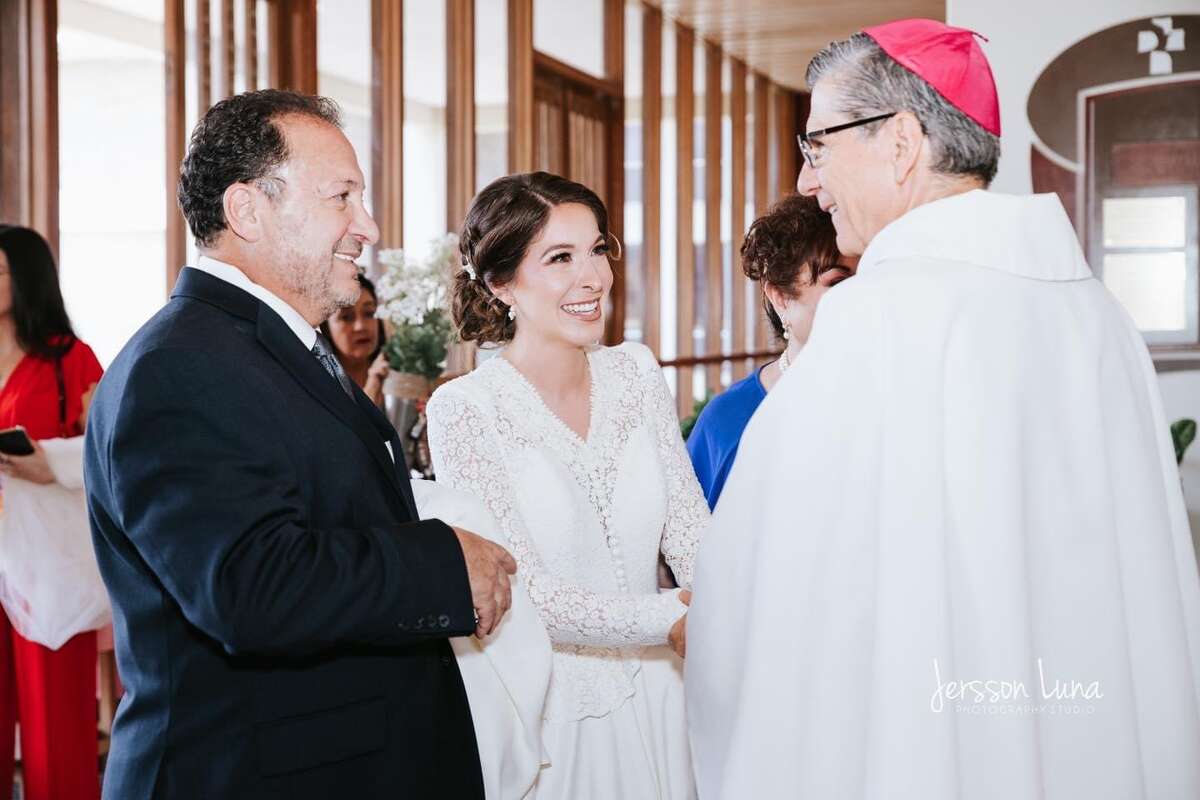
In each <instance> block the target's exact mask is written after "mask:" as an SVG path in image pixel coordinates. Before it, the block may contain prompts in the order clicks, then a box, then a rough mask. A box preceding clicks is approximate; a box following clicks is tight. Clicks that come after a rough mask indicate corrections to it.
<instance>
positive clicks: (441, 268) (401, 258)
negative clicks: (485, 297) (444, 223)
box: [375, 233, 461, 325]
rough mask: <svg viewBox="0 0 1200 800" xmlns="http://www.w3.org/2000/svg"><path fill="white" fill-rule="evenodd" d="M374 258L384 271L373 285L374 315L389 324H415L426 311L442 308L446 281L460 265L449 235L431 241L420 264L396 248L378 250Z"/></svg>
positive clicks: (455, 240) (454, 240) (453, 239)
mask: <svg viewBox="0 0 1200 800" xmlns="http://www.w3.org/2000/svg"><path fill="white" fill-rule="evenodd" d="M377 258H378V260H379V263H381V264H383V265H384V267H385V269H384V272H383V275H381V276H380V278H379V281H378V283H377V285H376V292H377V293H378V295H379V309H378V310H377V311H376V312H375V316H377V317H379V318H380V319H384V320H387V321H388V322H391V323H392V324H393V325H419V324H421V323H422V322H423V321H424V319H425V314H426V312H428V311H431V310H433V309H435V308H442V307H444V306H445V303H446V295H447V292H448V288H449V282H450V279H451V277H452V276H453V274H454V272H455V270H457V269H458V268H459V265H460V263H461V260H460V258H459V255H458V236H456V235H455V234H453V233H447V234H446V235H445V236H441V237H438V238H436V239H434V240H433V241H432V242H431V243H430V248H429V255H428V256H427V257H426V258H425V259H424V260H423V261H418V260H417V259H414V258H412V257H410V256H409V255H408V254H407V253H405V252H404V251H403V250H400V249H389V250H381V251H379V254H378V256H377Z"/></svg>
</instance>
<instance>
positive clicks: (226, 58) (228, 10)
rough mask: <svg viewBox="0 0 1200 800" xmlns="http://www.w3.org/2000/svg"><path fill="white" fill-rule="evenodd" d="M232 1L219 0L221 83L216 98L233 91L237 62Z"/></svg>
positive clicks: (228, 95)
mask: <svg viewBox="0 0 1200 800" xmlns="http://www.w3.org/2000/svg"><path fill="white" fill-rule="evenodd" d="M234 2H235V0H221V85H220V86H219V87H218V88H217V96H218V98H225V97H230V96H232V95H233V93H234V91H235V89H234V86H233V76H234V73H235V72H236V70H235V65H236V63H237V39H236V38H235V36H234V33H233V4H234Z"/></svg>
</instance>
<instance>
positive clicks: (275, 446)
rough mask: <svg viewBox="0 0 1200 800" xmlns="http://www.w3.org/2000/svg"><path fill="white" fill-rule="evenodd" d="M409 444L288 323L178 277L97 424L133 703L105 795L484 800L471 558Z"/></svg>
mask: <svg viewBox="0 0 1200 800" xmlns="http://www.w3.org/2000/svg"><path fill="white" fill-rule="evenodd" d="M385 440H386V441H390V442H391V444H392V450H393V452H395V453H396V454H397V458H399V459H400V462H399V465H396V464H394V463H393V461H392V458H391V456H389V454H388V451H387V449H386V447H385V445H384V442H385ZM402 452H403V451H402V450H401V447H400V442H399V440H398V439H397V437H396V434H395V432H394V431H393V430H392V428H391V426H390V425H389V424H388V422H387V420H386V419H385V418H384V417H383V415H382V414H381V413H379V411H378V409H376V408H375V406H374V405H373V404H372V403H371V402H370V401H369V400H368V399H367V398H366V396H365V395H363V394H362V393H361V392H357V393H356V397H355V398H354V400H351V399H350V398H349V397H348V396H347V395H346V394H345V393H344V392H343V390H342V389H341V388H340V386H339V385H338V383H337V382H336V381H335V380H334V379H333V378H332V377H331V376H330V375H329V374H328V373H327V372H326V371H325V370H324V369H323V368H322V367H321V364H320V362H318V361H317V359H316V358H315V357H314V356H313V355H312V354H311V353H309V352H307V351H306V350H305V349H304V346H303V345H302V344H301V343H300V340H299V339H298V338H297V336H296V335H295V334H294V333H293V332H292V330H291V329H289V328H288V327H287V325H286V324H285V323H284V321H283V320H282V319H281V318H280V317H279V315H278V314H276V313H275V312H274V311H272V310H271V309H270V308H269V307H268V306H266V305H265V304H263V303H261V302H259V301H258V300H257V299H256V298H254V297H253V296H251V295H250V294H248V293H246V292H244V291H242V290H241V289H239V288H237V287H235V286H233V285H232V284H229V283H226V282H224V281H222V280H220V279H219V278H215V277H213V276H211V275H208V274H206V273H202V272H199V271H197V270H192V269H185V270H184V271H183V274H182V275H181V277H180V279H179V283H178V286H177V288H176V290H175V292H174V294H173V295H172V298H171V300H170V302H169V303H168V304H167V305H166V306H165V307H164V308H163V309H162V311H160V312H159V313H158V314H157V315H156V316H155V317H154V318H153V319H151V320H150V321H149V322H148V323H147V324H146V325H145V326H144V327H143V328H142V329H141V330H140V331H139V332H138V333H137V334H136V335H135V336H134V337H133V339H132V340H131V341H130V342H129V344H128V345H127V346H126V347H125V349H124V350H122V352H121V353H120V355H118V356H117V358H116V360H115V361H114V362H113V364H112V366H111V367H110V369H109V370H108V372H107V373H106V375H105V377H104V379H103V380H102V381H101V383H100V386H99V388H98V389H97V391H96V395H95V398H94V401H93V403H92V406H91V410H90V413H89V421H88V429H87V451H86V478H87V490H88V505H89V510H90V513H91V520H92V530H93V533H94V538H95V545H96V555H97V558H98V559H99V563H100V570H101V573H102V574H103V576H104V581H105V584H106V585H107V587H108V590H109V593H110V594H111V596H112V603H113V620H114V626H115V633H116V645H117V660H118V667H119V670H120V675H121V679H122V681H123V683H124V685H125V688H126V694H125V696H124V698H123V699H122V701H121V705H120V708H119V710H118V713H117V719H116V723H115V727H114V731H113V740H112V748H111V752H110V755H109V759H108V766H107V771H106V774H105V780H104V792H105V796H106V797H107V798H112V799H113V800H118V799H119V800H126V799H127V798H128V799H132V798H151V797H154V798H171V799H174V798H205V800H215V798H222V799H223V800H228V799H229V798H287V800H301V799H302V798H329V797H335V796H336V797H348V798H350V797H352V798H387V800H398V799H399V798H409V797H411V798H425V797H438V798H455V797H482V796H483V790H482V779H481V777H480V773H479V757H478V752H477V748H476V744H475V736H474V730H473V727H472V724H471V718H470V710H469V707H468V705H467V698H466V695H465V692H464V690H463V685H462V679H461V677H460V675H459V672H458V666H457V662H456V661H455V660H454V658H453V655H452V652H451V649H450V646H449V643H448V642H447V641H446V639H447V637H450V636H461V635H466V634H469V633H471V632H472V631H473V630H474V628H475V623H474V613H473V610H472V606H471V595H470V588H469V584H468V579H467V573H466V567H465V565H464V562H463V555H462V550H461V548H460V546H459V544H458V541H457V538H456V537H455V536H454V533H453V531H452V530H450V528H449V527H447V526H446V525H445V524H443V523H441V522H439V521H437V520H429V521H424V522H420V521H417V516H416V511H415V507H414V502H413V496H412V488H411V486H410V485H409V481H408V475H407V469H406V467H405V465H404V461H403V456H402V455H400V454H401V453H402Z"/></svg>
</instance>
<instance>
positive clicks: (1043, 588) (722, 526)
mask: <svg viewBox="0 0 1200 800" xmlns="http://www.w3.org/2000/svg"><path fill="white" fill-rule="evenodd" d="M981 69H982V70H983V71H984V72H983V73H981ZM984 73H986V74H984ZM809 82H810V84H811V85H813V100H812V114H811V116H810V119H809V123H808V126H807V127H808V130H809V132H810V133H809V134H808V136H807V138H806V141H805V143H804V144H803V149H804V150H805V156H806V164H805V166H804V170H803V172H802V173H801V176H800V181H799V187H798V188H799V189H800V190H801V191H804V192H806V193H809V194H814V195H816V196H817V198H818V200H819V201H820V202H821V205H822V207H823V208H826V209H828V210H830V211H831V212H832V213H833V219H834V223H835V225H836V226H837V228H838V234H839V237H838V242H839V247H840V248H841V249H842V251H843V252H845V253H850V254H852V253H855V252H861V253H862V254H863V255H862V260H861V261H860V263H859V267H858V274H857V276H856V277H855V278H852V279H850V280H848V281H845V282H843V283H842V284H841V285H839V286H837V287H836V288H834V289H833V290H831V291H830V292H828V293H827V294H826V295H825V297H824V298H823V300H822V303H821V307H820V309H819V311H818V313H817V317H816V322H815V324H814V328H813V333H812V338H811V339H810V341H809V343H808V346H807V347H806V348H805V350H804V352H803V353H802V355H801V356H800V358H798V359H797V361H796V362H795V363H794V364H793V365H792V367H791V369H789V370H788V372H787V374H786V375H785V376H784V377H783V378H782V380H781V381H780V383H779V384H778V386H777V387H776V389H775V390H774V391H773V392H772V393H771V394H770V395H769V396H768V397H767V399H766V400H765V401H764V402H763V404H762V406H761V407H760V408H759V410H758V411H757V412H756V414H755V416H754V417H753V418H752V419H751V421H750V425H749V427H748V428H747V429H746V433H745V435H744V437H743V439H742V442H741V446H740V448H739V453H738V456H737V460H736V462H735V464H734V467H733V470H732V473H731V475H730V477H729V480H728V482H727V484H726V486H725V490H724V493H723V494H722V497H721V500H720V502H719V504H718V506H717V508H716V510H715V515H714V518H713V521H712V526H711V528H710V529H709V531H708V532H707V533H706V535H705V537H704V538H702V540H701V541H702V544H701V546H700V550H699V555H698V558H697V564H696V573H695V579H694V587H695V596H694V599H693V602H692V606H691V612H690V614H689V621H688V653H687V655H688V658H687V668H686V685H687V698H688V699H687V702H688V719H689V728H690V731H691V740H692V747H693V759H694V763H695V765H696V770H697V777H698V789H699V794H700V796H701V797H702V798H704V799H705V800H720V799H721V798H750V797H754V798H760V797H761V798H797V799H801V798H803V799H805V800H831V799H832V798H836V799H837V800H850V799H851V798H855V799H858V798H863V799H871V800H874V799H876V798H878V799H879V800H885V799H886V800H908V799H910V798H911V800H952V799H957V798H964V799H965V800H993V799H994V800H1034V799H1036V800H1083V799H1084V798H1087V800H1194V798H1198V797H1200V581H1198V579H1197V568H1196V560H1195V554H1194V552H1193V547H1192V542H1191V537H1190V534H1189V531H1188V524H1187V519H1186V515H1185V511H1184V505H1183V498H1182V494H1181V490H1180V481H1179V475H1178V472H1177V469H1176V465H1175V460H1174V454H1173V449H1172V445H1171V440H1170V435H1169V431H1168V422H1167V420H1166V419H1165V418H1164V416H1163V410H1162V404H1161V401H1160V398H1159V393H1158V389H1157V383H1156V378H1155V372H1154V367H1153V364H1152V362H1151V359H1150V356H1149V354H1148V352H1147V349H1146V346H1145V344H1144V342H1143V339H1142V336H1141V335H1140V333H1139V332H1138V330H1137V329H1136V328H1135V326H1134V324H1133V323H1132V321H1131V319H1130V318H1129V316H1128V314H1127V313H1126V312H1125V311H1124V310H1123V309H1122V307H1121V306H1120V305H1119V304H1118V303H1117V302H1116V300H1114V298H1113V297H1112V296H1111V295H1110V294H1109V292H1108V291H1107V290H1106V289H1105V287H1104V285H1103V284H1102V283H1101V282H1100V281H1098V280H1097V279H1096V278H1095V277H1094V276H1093V274H1092V272H1091V270H1090V269H1089V268H1088V265H1087V263H1086V262H1085V260H1084V257H1083V254H1082V252H1081V250H1080V247H1079V244H1078V240H1077V238H1076V234H1075V231H1074V230H1073V229H1072V227H1071V224H1070V222H1069V220H1068V218H1067V216H1066V214H1065V212H1064V210H1063V208H1062V205H1061V204H1060V202H1059V200H1058V199H1057V197H1055V196H1054V195H1039V196H1031V197H1017V196H1007V195H1000V194H994V193H991V192H988V191H986V190H985V188H984V187H986V185H987V183H988V182H990V179H991V177H992V175H994V172H995V159H996V158H997V157H998V155H999V150H998V139H999V116H998V111H997V104H996V101H995V93H994V84H992V81H991V74H990V71H987V63H986V60H985V59H984V58H983V55H982V51H981V50H980V49H979V46H978V44H976V43H975V42H974V40H973V37H972V35H971V34H970V33H969V32H966V31H959V30H958V29H953V28H949V27H948V26H945V25H943V24H941V23H935V22H931V21H914V20H909V21H905V22H901V23H891V24H889V25H884V26H880V27H879V28H876V29H870V30H868V31H867V32H865V33H862V34H857V35H856V36H855V37H852V38H851V39H850V40H848V41H847V42H842V43H838V44H835V45H832V46H831V47H830V48H829V49H828V50H827V51H825V52H823V53H822V54H820V55H818V56H817V58H816V59H815V60H814V63H813V65H812V66H810V69H809ZM989 98H990V99H989ZM955 115H957V116H955ZM871 117H875V118H877V119H876V121H875V122H871V123H864V122H862V120H866V119H869V118H871ZM847 123H854V124H847ZM842 126H844V127H842ZM972 126H973V127H972ZM852 128H857V130H854V129H852ZM992 145H994V146H992Z"/></svg>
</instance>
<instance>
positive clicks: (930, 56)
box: [863, 19, 1000, 136]
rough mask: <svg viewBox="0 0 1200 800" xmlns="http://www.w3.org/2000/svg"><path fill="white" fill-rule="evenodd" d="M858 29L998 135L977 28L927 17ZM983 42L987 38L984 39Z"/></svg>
mask: <svg viewBox="0 0 1200 800" xmlns="http://www.w3.org/2000/svg"><path fill="white" fill-rule="evenodd" d="M863 33H865V34H866V35H867V36H870V37H871V38H872V39H874V40H875V43H876V44H878V45H879V46H880V48H882V49H883V52H885V53H887V54H888V55H889V56H891V57H892V58H893V59H895V60H896V62H897V63H899V64H900V65H901V66H903V67H904V68H906V69H907V70H908V71H910V72H912V73H914V74H915V75H917V76H918V77H920V78H921V79H922V80H924V81H925V82H926V83H928V84H929V85H930V86H932V87H933V88H934V89H935V90H937V93H938V94H940V95H941V96H942V97H944V98H946V101H947V102H949V103H950V105H952V106H954V107H955V108H957V109H958V110H959V111H961V112H962V113H964V114H966V115H967V116H968V117H970V118H971V119H973V120H975V121H976V122H978V123H979V124H980V126H981V127H982V128H983V129H984V130H985V131H988V132H989V133H992V134H995V135H996V136H999V135H1000V99H999V97H998V96H997V95H996V81H995V79H994V78H992V68H991V66H990V65H989V64H988V60H987V56H985V55H984V54H983V48H981V47H980V46H979V42H978V41H977V40H976V37H978V38H980V39H983V37H982V36H980V35H979V34H978V33H975V32H974V31H969V30H967V29H966V28H955V27H952V26H950V25H947V24H945V23H944V22H938V21H936V20H932V19H902V20H897V21H895V22H887V23H884V24H883V25H875V26H873V27H870V28H864V29H863ZM984 41H987V40H986V39H984Z"/></svg>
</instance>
